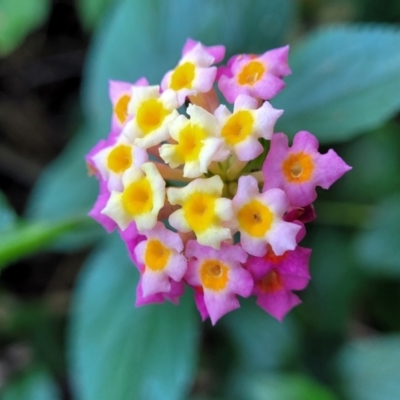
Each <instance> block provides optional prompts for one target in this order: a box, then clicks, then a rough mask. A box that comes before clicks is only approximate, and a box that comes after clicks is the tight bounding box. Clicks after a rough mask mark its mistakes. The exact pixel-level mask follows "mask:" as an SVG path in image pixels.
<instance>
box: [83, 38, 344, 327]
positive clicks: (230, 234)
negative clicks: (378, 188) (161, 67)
mask: <svg viewBox="0 0 400 400" xmlns="http://www.w3.org/2000/svg"><path fill="white" fill-rule="evenodd" d="M288 51H289V47H288V46H285V47H281V48H277V49H273V50H269V51H267V52H266V53H264V54H262V55H253V54H240V55H236V56H234V57H232V58H231V59H230V60H229V61H228V63H227V65H226V66H218V67H217V66H216V64H218V63H220V62H221V61H222V60H223V59H224V56H225V48H224V47H223V46H219V45H218V46H210V47H208V46H205V45H203V44H202V43H200V42H197V41H194V40H191V39H188V40H187V41H186V43H185V45H184V47H183V50H182V57H181V59H180V60H179V62H178V64H177V65H176V66H175V68H174V69H172V70H171V71H168V72H167V73H166V74H165V76H164V77H163V79H162V81H161V84H160V85H156V86H150V85H149V83H148V81H147V80H146V79H145V78H141V79H139V80H138V81H136V82H135V83H129V82H120V81H110V85H109V94H110V99H111V102H112V107H113V115H112V121H111V132H110V134H109V136H108V138H107V139H105V140H101V141H100V142H99V143H98V144H97V145H96V146H95V147H94V148H93V149H92V150H91V151H90V152H89V154H88V155H87V157H86V161H87V164H88V167H89V170H90V171H91V172H92V173H93V174H95V175H96V177H97V178H98V181H99V187H100V193H99V196H98V198H97V201H96V203H95V205H94V207H93V209H92V210H91V211H90V213H89V215H90V216H91V217H92V218H94V219H95V220H96V221H98V222H99V223H100V224H101V225H102V226H103V227H104V228H105V229H106V230H107V231H108V232H111V231H113V230H118V232H119V234H120V236H121V238H122V240H123V241H125V243H126V246H127V249H128V252H129V255H130V257H131V259H132V261H133V263H134V264H135V265H136V266H137V268H138V270H139V273H140V280H139V284H138V287H137V293H136V305H137V306H140V305H144V304H149V303H162V302H164V301H165V300H168V301H171V302H172V303H178V302H179V298H180V296H182V294H183V293H184V289H185V286H189V287H190V288H191V289H192V290H193V293H194V299H195V302H196V305H197V308H198V310H199V312H200V314H201V317H202V319H203V320H204V319H206V318H208V317H210V319H211V322H212V324H215V323H216V322H217V320H218V319H219V318H221V317H222V316H223V315H224V314H226V313H228V312H229V311H232V310H234V309H236V308H238V307H239V306H240V304H239V300H238V296H241V297H249V296H255V297H256V302H257V304H258V305H259V306H260V307H262V308H263V309H264V310H265V311H267V312H268V313H270V314H271V315H272V316H274V317H275V318H276V319H278V320H280V321H281V320H282V319H283V317H284V316H285V314H286V313H287V312H288V311H289V310H290V309H292V308H293V307H294V306H296V305H297V304H299V303H300V299H299V297H298V296H297V295H296V294H295V293H293V291H298V290H302V289H304V288H305V287H306V286H307V284H308V282H309V280H310V274H309V268H308V264H309V259H310V255H311V250H310V249H308V248H304V247H301V246H299V242H300V241H301V240H302V239H303V237H304V235H305V233H306V230H305V224H306V223H307V222H310V221H312V220H313V219H314V218H315V213H314V209H313V206H312V203H313V202H314V201H315V199H316V197H317V194H316V191H315V188H316V186H321V187H322V188H324V189H328V188H329V187H330V186H331V185H332V183H333V182H335V181H336V180H337V179H338V178H340V177H341V176H342V175H343V174H344V173H345V172H346V171H348V170H349V169H350V167H349V166H348V165H346V163H345V162H344V161H343V160H342V159H341V158H340V157H339V156H338V155H337V154H336V153H335V152H334V151H333V150H329V151H328V152H327V153H326V154H320V153H319V152H318V140H317V139H316V138H315V136H313V135H312V134H311V133H309V132H306V131H300V132H299V133H297V134H296V135H295V137H294V139H293V144H292V146H291V147H290V146H289V143H288V138H287V136H285V134H283V133H274V127H275V123H276V121H277V120H278V118H279V117H280V116H281V115H282V113H283V110H277V109H275V108H274V107H273V106H272V105H271V104H270V102H269V100H271V99H272V98H273V97H274V96H275V95H276V94H277V93H278V92H279V91H281V90H282V89H283V88H284V87H285V83H284V81H283V77H284V76H286V75H288V74H290V73H291V71H290V68H289V66H288V62H287V61H288ZM217 87H218V88H219V91H220V92H221V93H222V95H223V96H224V97H225V99H226V101H227V103H229V104H230V105H229V106H226V105H224V104H219V101H218V95H217Z"/></svg>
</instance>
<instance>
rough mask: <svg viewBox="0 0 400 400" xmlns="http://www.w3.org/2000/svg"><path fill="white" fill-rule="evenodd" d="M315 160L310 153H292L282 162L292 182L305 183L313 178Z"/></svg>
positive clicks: (286, 174) (287, 178)
mask: <svg viewBox="0 0 400 400" xmlns="http://www.w3.org/2000/svg"><path fill="white" fill-rule="evenodd" d="M314 168H315V167H314V162H313V160H312V159H311V156H310V155H309V154H306V153H303V152H299V153H292V154H290V155H289V157H287V158H286V160H284V161H283V163H282V170H283V173H284V175H285V178H286V180H287V181H289V182H290V183H304V182H307V181H309V180H310V179H311V178H312V174H313V172H314Z"/></svg>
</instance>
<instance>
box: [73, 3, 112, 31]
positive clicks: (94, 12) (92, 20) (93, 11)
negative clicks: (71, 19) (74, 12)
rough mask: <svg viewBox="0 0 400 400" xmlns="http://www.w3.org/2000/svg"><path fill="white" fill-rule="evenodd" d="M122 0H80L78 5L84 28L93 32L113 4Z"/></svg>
mask: <svg viewBox="0 0 400 400" xmlns="http://www.w3.org/2000/svg"><path fill="white" fill-rule="evenodd" d="M117 1H120V0H80V1H78V2H77V3H76V6H77V9H78V12H79V16H80V18H81V20H82V23H83V25H84V27H85V28H86V29H88V30H91V29H93V28H95V27H96V25H97V24H98V23H99V22H100V21H101V19H102V18H103V17H104V15H105V14H106V12H107V11H108V10H109V9H110V7H111V6H112V5H113V3H116V2H117Z"/></svg>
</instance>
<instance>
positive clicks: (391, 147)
mask: <svg viewBox="0 0 400 400" xmlns="http://www.w3.org/2000/svg"><path fill="white" fill-rule="evenodd" d="M399 133H400V125H398V124H394V123H391V124H386V125H384V126H382V127H380V128H379V129H376V130H374V131H372V132H369V133H368V135H365V136H363V137H359V138H357V139H355V140H353V141H351V142H350V143H348V144H347V145H346V146H343V147H342V148H341V149H340V151H339V152H340V156H341V157H343V159H344V160H346V163H347V164H349V165H351V166H352V167H353V169H352V171H351V172H350V173H348V174H346V175H345V176H344V177H343V179H341V180H340V182H338V186H336V185H335V186H334V188H335V190H336V191H337V189H340V190H339V192H338V193H336V195H337V196H340V198H341V199H345V200H346V201H355V202H359V203H364V204H365V203H371V204H373V203H376V202H378V201H379V202H380V201H381V200H382V199H383V198H385V197H387V196H388V195H390V194H392V193H393V192H395V191H396V190H397V189H398V188H399V187H400V174H399V173H398V171H399V170H400V157H399V148H400V134H399Z"/></svg>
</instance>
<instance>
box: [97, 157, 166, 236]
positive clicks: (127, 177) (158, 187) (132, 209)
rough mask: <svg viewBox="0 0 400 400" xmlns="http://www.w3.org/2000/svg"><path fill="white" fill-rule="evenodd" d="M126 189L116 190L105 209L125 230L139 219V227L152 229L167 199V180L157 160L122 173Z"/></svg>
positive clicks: (106, 213)
mask: <svg viewBox="0 0 400 400" xmlns="http://www.w3.org/2000/svg"><path fill="white" fill-rule="evenodd" d="M122 184H123V189H122V191H112V192H111V196H110V199H109V200H108V202H107V205H106V207H105V208H104V209H103V211H102V212H101V213H102V214H105V215H107V216H109V217H110V218H111V219H113V220H114V221H115V222H116V223H117V224H118V226H119V228H120V229H121V230H125V229H126V228H127V227H128V225H129V224H130V223H131V222H132V221H135V222H136V226H137V228H138V230H139V231H142V230H148V229H152V228H153V227H154V225H155V224H156V222H157V216H158V212H159V211H160V209H161V208H162V207H163V205H164V201H165V181H164V180H163V179H162V177H161V175H160V173H159V172H158V170H157V168H156V167H155V165H154V164H153V163H150V162H147V163H145V164H143V165H142V166H141V167H140V168H130V169H128V170H127V171H126V172H125V173H124V174H123V175H122Z"/></svg>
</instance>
